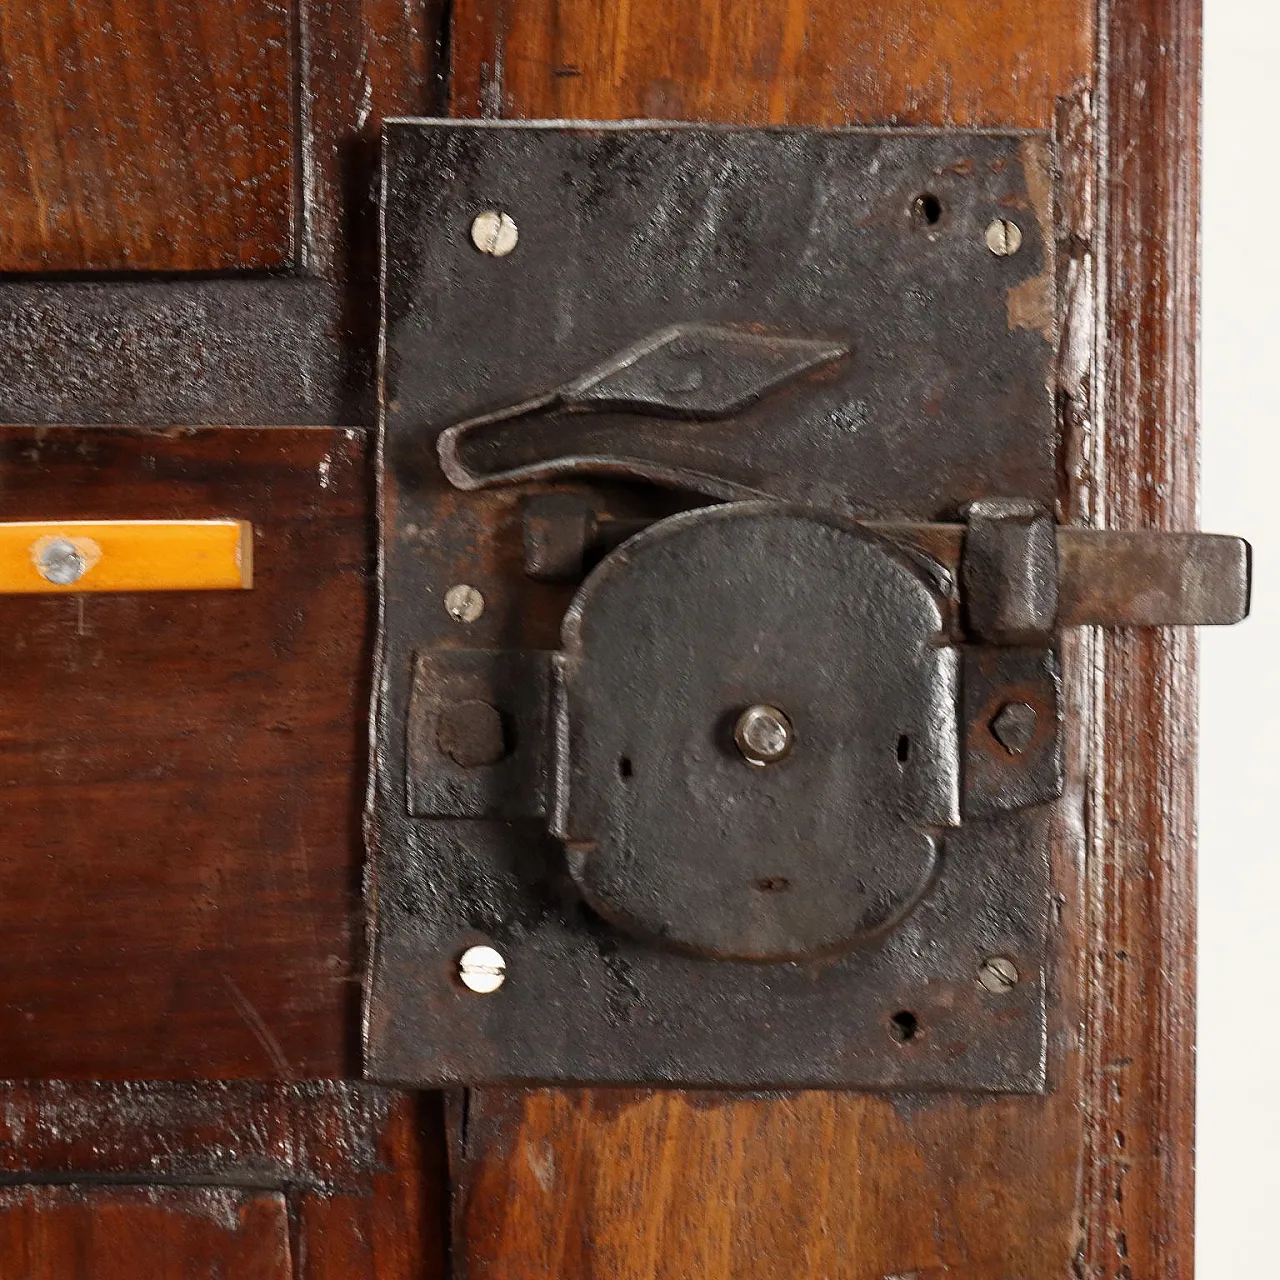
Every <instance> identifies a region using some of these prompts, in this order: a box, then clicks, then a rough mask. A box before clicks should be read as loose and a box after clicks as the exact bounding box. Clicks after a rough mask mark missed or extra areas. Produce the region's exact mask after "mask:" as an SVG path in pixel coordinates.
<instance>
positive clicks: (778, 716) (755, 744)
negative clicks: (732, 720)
mask: <svg viewBox="0 0 1280 1280" xmlns="http://www.w3.org/2000/svg"><path fill="white" fill-rule="evenodd" d="M793 736H794V735H793V731H792V728H791V721H790V720H788V719H787V717H786V715H785V714H783V712H781V711H779V710H778V708H777V707H771V706H769V704H768V703H765V702H758V703H756V705H755V706H752V707H748V708H747V709H746V710H745V711H744V712H743V713H742V714H741V715H740V716H739V717H738V723H737V724H736V725H735V726H734V729H733V740H734V742H736V743H737V744H738V750H739V751H741V752H742V756H743V759H744V760H746V762H747V763H748V764H754V765H760V766H763V765H766V764H774V763H775V762H777V761H778V760H781V759H782V758H783V756H785V755H786V754H787V753H788V752H789V751H790V750H791V741H792V737H793Z"/></svg>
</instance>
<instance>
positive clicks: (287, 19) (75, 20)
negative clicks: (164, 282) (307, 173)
mask: <svg viewBox="0 0 1280 1280" xmlns="http://www.w3.org/2000/svg"><path fill="white" fill-rule="evenodd" d="M292 47H293V23H292V18H291V13H290V5H289V4H288V3H287V0H221V2H220V3H218V4H185V3H182V0H123V3H117V4H113V5H111V6H109V7H105V6H101V5H85V4H78V3H76V2H75V0H26V2H25V3H22V4H16V5H6V6H5V7H4V9H3V11H0V188H2V189H3V190H4V193H5V199H4V203H3V206H2V207H0V271H84V270H99V271H102V270H117V271H119V270H148V271H192V270H206V271H212V270H228V269H239V268H246V267H252V268H259V269H262V268H268V267H281V266H284V265H286V264H287V263H288V262H290V261H291V260H292V255H293V244H294V235H293V207H294V201H293V193H294V184H295V168H294V158H295V148H294V132H293V111H292V102H293V94H292V89H291V85H292V76H291V50H292Z"/></svg>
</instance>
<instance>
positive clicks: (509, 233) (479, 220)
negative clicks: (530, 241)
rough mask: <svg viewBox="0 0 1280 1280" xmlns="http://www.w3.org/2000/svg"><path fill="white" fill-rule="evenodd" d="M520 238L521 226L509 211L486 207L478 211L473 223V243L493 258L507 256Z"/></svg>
mask: <svg viewBox="0 0 1280 1280" xmlns="http://www.w3.org/2000/svg"><path fill="white" fill-rule="evenodd" d="M519 239H520V228H519V227H517V226H516V221H515V219H514V218H513V217H512V216H511V215H510V214H509V213H499V212H498V210H497V209H486V210H485V211H484V212H483V213H477V214H476V216H475V219H474V220H473V222H472V223H471V243H472V244H473V245H475V247H476V248H477V249H479V250H480V252H481V253H487V254H488V255H489V256H490V257H491V258H505V257H506V256H507V254H509V253H510V252H511V250H512V249H514V248H515V247H516V241H518V240H519Z"/></svg>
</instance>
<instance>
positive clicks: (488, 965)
mask: <svg viewBox="0 0 1280 1280" xmlns="http://www.w3.org/2000/svg"><path fill="white" fill-rule="evenodd" d="M458 977H459V978H461V979H462V985H463V986H464V987H466V988H467V989H468V990H469V991H474V992H475V993H476V994H477V995H481V996H487V995H491V994H492V993H493V992H495V991H497V989H498V988H499V987H500V986H502V984H503V983H504V982H505V981H506V980H507V962H506V961H505V960H504V959H503V958H502V953H501V952H499V951H495V950H494V949H493V948H492V947H483V946H481V947H468V948H467V949H466V950H465V951H464V952H463V953H462V955H461V956H459V957H458Z"/></svg>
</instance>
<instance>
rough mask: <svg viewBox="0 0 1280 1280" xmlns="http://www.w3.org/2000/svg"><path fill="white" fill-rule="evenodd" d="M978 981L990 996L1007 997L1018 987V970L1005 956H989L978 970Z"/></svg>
mask: <svg viewBox="0 0 1280 1280" xmlns="http://www.w3.org/2000/svg"><path fill="white" fill-rule="evenodd" d="M978 981H979V982H980V983H982V985H983V986H984V987H985V988H986V989H987V990H988V991H990V992H991V994H992V995H997V996H1007V995H1008V994H1009V992H1010V991H1012V990H1013V989H1014V987H1016V986H1017V985H1018V968H1017V966H1016V965H1015V964H1014V963H1013V961H1012V960H1010V959H1009V958H1008V957H1007V956H990V957H988V958H987V959H986V960H984V961H983V962H982V968H981V969H979V970H978Z"/></svg>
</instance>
